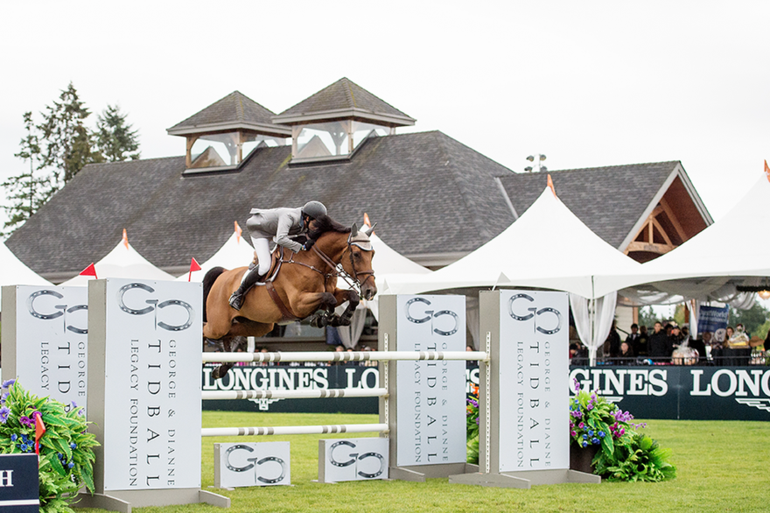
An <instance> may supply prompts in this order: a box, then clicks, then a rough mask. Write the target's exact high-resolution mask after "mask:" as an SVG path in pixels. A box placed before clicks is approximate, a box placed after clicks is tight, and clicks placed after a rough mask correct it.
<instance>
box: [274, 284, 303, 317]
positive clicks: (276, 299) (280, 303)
mask: <svg viewBox="0 0 770 513" xmlns="http://www.w3.org/2000/svg"><path fill="white" fill-rule="evenodd" d="M265 288H266V289H267V293H268V294H270V298H271V299H272V300H273V303H275V306H277V307H278V310H280V311H281V315H282V316H283V319H281V322H282V323H283V322H292V321H298V320H300V319H299V317H297V316H296V315H294V314H293V313H291V310H289V308H288V307H287V306H286V305H285V304H284V302H283V301H282V300H281V296H279V295H278V291H277V290H275V285H273V282H272V281H268V282H267V283H265Z"/></svg>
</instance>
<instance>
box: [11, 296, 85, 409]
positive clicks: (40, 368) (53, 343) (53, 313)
mask: <svg viewBox="0 0 770 513" xmlns="http://www.w3.org/2000/svg"><path fill="white" fill-rule="evenodd" d="M6 313H7V314H8V315H11V312H6ZM10 343H12V341H10V340H8V341H6V344H10ZM87 369H88V289H86V288H85V287H33V286H28V285H20V286H17V287H16V376H15V377H16V378H17V379H18V380H19V382H20V383H21V385H22V386H23V387H24V388H26V389H27V390H29V391H30V392H32V393H34V394H37V395H38V396H40V397H45V396H50V397H51V398H52V399H56V400H57V401H59V402H61V403H64V404H65V406H66V407H67V409H69V408H71V407H72V404H73V403H75V405H77V406H82V407H83V408H84V409H85V407H86V401H87V396H86V390H87V387H88V380H87V375H86V372H87Z"/></svg>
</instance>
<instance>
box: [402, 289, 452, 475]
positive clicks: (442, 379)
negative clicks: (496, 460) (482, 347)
mask: <svg viewBox="0 0 770 513" xmlns="http://www.w3.org/2000/svg"><path fill="white" fill-rule="evenodd" d="M396 310H397V313H396V315H397V318H396V323H397V324H396V326H397V333H396V337H397V344H398V345H397V349H398V350H399V351H464V350H465V344H466V338H465V296H398V300H397V306H396ZM396 369H397V370H396V384H397V387H398V410H397V419H398V434H397V436H398V446H397V449H396V451H397V455H396V459H397V462H396V464H397V466H399V467H402V466H414V465H433V464H443V463H464V462H465V460H466V448H465V444H466V434H465V429H466V428H465V362H463V361H451V362H450V361H443V360H439V361H403V362H397V365H396Z"/></svg>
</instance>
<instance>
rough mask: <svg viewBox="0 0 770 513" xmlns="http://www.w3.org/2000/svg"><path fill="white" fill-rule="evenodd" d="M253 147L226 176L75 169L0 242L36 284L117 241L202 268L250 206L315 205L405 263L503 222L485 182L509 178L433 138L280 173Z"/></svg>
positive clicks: (163, 162) (143, 164)
mask: <svg viewBox="0 0 770 513" xmlns="http://www.w3.org/2000/svg"><path fill="white" fill-rule="evenodd" d="M290 155H291V147H290V146H282V147H273V148H262V149H259V150H257V151H256V152H255V153H253V154H252V155H251V156H250V157H249V158H248V159H247V160H246V161H245V162H244V163H243V165H242V166H241V167H240V168H239V170H238V171H237V172H227V173H216V174H207V175H195V176H183V175H182V173H183V171H184V168H185V165H184V157H172V158H164V159H148V160H138V161H129V162H119V163H105V164H92V165H89V166H86V167H85V168H84V169H83V170H82V171H81V172H80V173H79V174H78V175H77V176H76V177H75V178H74V179H73V180H72V181H70V183H68V184H67V186H66V187H64V189H62V190H61V191H59V192H58V193H57V194H56V195H55V196H54V197H53V198H52V199H51V200H50V201H49V203H48V204H46V205H45V206H44V207H43V208H42V209H41V210H40V211H39V212H38V213H37V214H35V215H34V216H33V217H32V218H31V219H30V220H29V221H27V223H26V224H25V225H24V226H22V227H21V228H20V229H19V230H17V231H16V233H14V234H13V236H12V237H11V238H9V239H8V241H7V245H8V247H9V248H10V249H11V250H12V251H13V252H14V253H15V254H16V255H17V256H18V257H19V258H20V259H21V260H22V261H24V262H25V263H26V264H27V265H29V266H30V267H31V268H32V269H33V270H35V271H36V272H38V273H52V272H72V271H75V272H79V271H80V270H82V269H83V268H85V267H86V266H87V265H88V264H89V263H91V262H94V261H98V260H99V259H101V258H102V257H103V256H104V255H106V254H107V253H108V252H109V251H110V250H112V249H113V248H114V247H115V245H116V244H117V243H118V242H119V241H120V237H121V234H122V230H123V228H126V229H127V231H128V238H129V241H130V242H131V245H132V246H133V247H134V248H136V250H137V251H139V252H140V253H141V254H142V255H143V256H144V257H145V258H147V259H148V260H150V261H151V262H152V263H153V264H155V265H157V266H159V267H164V268H169V267H177V266H179V267H183V266H187V265H189V262H190V257H195V258H196V260H198V261H199V262H202V261H205V260H206V259H208V258H209V257H211V255H212V254H213V253H214V252H215V251H216V250H218V249H219V248H220V247H221V245H222V244H224V242H225V241H226V240H227V238H228V237H229V236H230V235H231V233H232V226H233V221H234V220H237V221H238V222H239V223H240V224H241V226H244V227H245V221H246V218H247V217H248V212H249V210H250V209H251V208H252V207H257V206H258V207H262V208H272V207H279V206H300V205H303V204H304V203H305V202H306V201H308V200H310V199H317V200H319V201H322V202H324V203H325V204H326V206H327V207H328V209H329V214H330V215H331V216H332V217H333V218H335V219H337V220H338V221H340V222H344V223H346V224H352V223H353V222H358V223H359V224H360V222H361V219H362V217H363V214H364V212H367V213H368V214H369V216H370V218H371V219H372V221H376V222H378V224H377V234H378V236H380V237H381V238H382V239H383V240H384V241H385V242H386V243H387V244H388V245H390V246H391V247H392V248H393V249H395V250H396V251H399V252H402V253H406V254H427V253H451V252H455V251H471V250H473V249H475V248H477V247H479V246H480V245H481V244H483V243H484V242H486V241H488V240H489V239H490V238H492V237H494V236H495V235H497V234H498V233H500V232H501V231H502V230H503V229H505V228H506V227H507V226H508V225H509V224H510V223H511V222H513V215H512V214H511V212H510V209H509V208H508V207H507V204H506V201H505V199H504V196H503V194H502V192H501V191H500V190H499V188H498V187H497V186H496V184H495V181H494V176H496V175H500V174H503V173H510V171H509V170H508V169H507V168H505V167H503V166H501V165H499V164H497V163H496V162H493V161H491V160H490V159H488V158H486V157H484V156H483V155H481V154H479V153H477V152H475V151H474V150H472V149H470V148H468V147H467V146H464V145H462V144H460V143H459V142H457V141H455V140H453V139H451V138H450V137H448V136H446V135H444V134H442V133H441V132H423V133H413V134H404V135H393V136H387V137H378V138H371V139H368V140H367V141H366V142H365V143H364V144H363V145H362V146H360V147H359V149H358V151H357V152H356V153H355V154H354V155H353V156H352V158H351V159H350V161H345V162H339V161H336V162H327V163H324V164H317V165H313V166H290V165H289V164H288V162H289V160H290Z"/></svg>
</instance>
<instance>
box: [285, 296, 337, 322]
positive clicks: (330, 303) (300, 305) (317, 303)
mask: <svg viewBox="0 0 770 513" xmlns="http://www.w3.org/2000/svg"><path fill="white" fill-rule="evenodd" d="M335 306H337V299H336V298H335V297H334V294H331V293H329V292H305V293H302V294H300V295H299V297H298V300H297V301H296V303H294V304H292V305H291V308H292V310H293V311H294V313H295V314H296V315H298V316H299V317H301V318H303V319H304V318H307V317H310V316H311V315H313V314H314V315H313V318H312V319H311V320H310V325H311V326H313V327H316V328H323V327H324V326H326V324H327V322H328V319H329V315H330V314H331V313H332V312H334V307H335Z"/></svg>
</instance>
